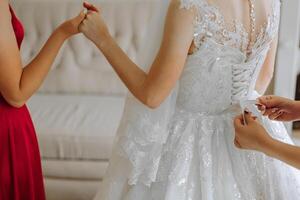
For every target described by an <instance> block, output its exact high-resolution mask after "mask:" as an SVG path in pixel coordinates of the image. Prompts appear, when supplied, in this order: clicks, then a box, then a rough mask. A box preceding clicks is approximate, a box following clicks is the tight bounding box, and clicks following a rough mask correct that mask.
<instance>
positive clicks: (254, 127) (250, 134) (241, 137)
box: [234, 113, 272, 152]
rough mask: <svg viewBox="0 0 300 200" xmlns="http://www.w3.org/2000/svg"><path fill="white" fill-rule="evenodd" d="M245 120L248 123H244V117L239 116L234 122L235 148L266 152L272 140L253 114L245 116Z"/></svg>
mask: <svg viewBox="0 0 300 200" xmlns="http://www.w3.org/2000/svg"><path fill="white" fill-rule="evenodd" d="M245 119H246V122H247V123H244V119H243V116H242V115H240V116H237V117H236V118H235V120H234V128H235V141H234V144H235V146H236V147H238V148H240V149H248V150H256V151H261V152H264V149H265V146H266V145H267V144H268V143H269V142H270V141H271V140H272V138H271V137H270V136H269V134H268V133H267V131H266V130H265V129H264V127H263V126H262V125H261V124H260V123H259V122H258V121H257V120H256V118H254V117H252V116H251V114H249V113H247V114H245Z"/></svg>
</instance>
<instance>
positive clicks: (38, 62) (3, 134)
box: [0, 0, 85, 200]
mask: <svg viewBox="0 0 300 200" xmlns="http://www.w3.org/2000/svg"><path fill="white" fill-rule="evenodd" d="M84 17H85V14H84V13H83V12H81V13H80V15H78V16H77V17H75V18H73V19H70V20H68V21H66V22H64V23H63V24H62V25H60V26H59V27H58V28H57V29H56V30H55V31H54V32H53V34H52V35H51V36H50V38H49V40H48V41H47V42H46V44H45V46H44V47H43V48H42V50H41V51H40V53H39V54H38V55H37V56H36V57H35V58H34V59H33V61H32V62H31V63H30V64H28V65H27V66H25V67H24V68H23V67H22V64H21V57H20V51H19V48H20V46H21V43H22V40H23V37H24V30H23V28H22V24H21V23H20V21H19V20H18V19H17V18H16V16H15V14H14V12H13V10H12V9H11V7H10V6H9V3H8V0H0V30H1V31H0V199H1V200H44V199H45V192H44V185H43V176H42V170H41V161H40V154H39V148H38V143H37V139H36V134H35V130H34V126H33V124H32V121H31V118H30V114H29V112H28V110H27V107H26V105H25V103H26V101H27V100H28V99H29V98H30V97H31V96H32V95H33V94H34V93H35V91H36V90H37V89H38V88H39V86H40V85H41V83H42V82H43V80H44V78H45V76H46V75H47V73H48V71H49V69H50V66H51V65H52V63H53V61H54V59H55V57H56V56H57V54H58V52H59V49H60V48H61V46H62V45H63V43H64V42H65V41H66V40H67V39H68V38H69V37H71V36H72V35H75V34H77V33H78V25H79V24H80V23H81V21H82V20H83V19H84Z"/></svg>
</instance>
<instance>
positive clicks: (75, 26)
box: [58, 2, 109, 44]
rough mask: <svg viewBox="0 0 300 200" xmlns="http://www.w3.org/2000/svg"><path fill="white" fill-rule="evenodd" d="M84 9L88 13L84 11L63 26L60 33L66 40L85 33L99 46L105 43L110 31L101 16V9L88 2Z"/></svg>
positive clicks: (84, 4)
mask: <svg viewBox="0 0 300 200" xmlns="http://www.w3.org/2000/svg"><path fill="white" fill-rule="evenodd" d="M83 7H84V8H85V9H86V10H87V12H84V9H83V10H82V11H81V12H80V14H79V15H78V16H76V17H74V18H72V19H70V20H67V21H65V22H64V23H63V24H61V25H60V26H59V28H58V31H59V32H61V33H62V34H63V36H64V38H66V39H67V38H69V37H71V36H73V35H76V34H78V33H83V34H84V35H85V36H86V37H87V38H88V39H90V40H91V41H92V42H94V43H97V44H98V43H99V41H105V39H106V38H105V37H107V36H109V31H108V28H107V26H106V24H105V22H104V20H103V18H102V16H101V12H100V9H98V8H97V7H96V6H94V5H92V4H90V3H88V2H84V3H83Z"/></svg>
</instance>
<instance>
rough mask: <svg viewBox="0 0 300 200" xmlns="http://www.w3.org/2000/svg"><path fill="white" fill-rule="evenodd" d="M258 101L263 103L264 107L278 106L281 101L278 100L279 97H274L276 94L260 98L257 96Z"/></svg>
mask: <svg viewBox="0 0 300 200" xmlns="http://www.w3.org/2000/svg"><path fill="white" fill-rule="evenodd" d="M258 102H259V103H260V104H262V105H264V106H265V107H266V108H274V107H278V106H279V105H280V103H282V102H281V101H280V98H278V97H276V96H272V95H269V96H262V97H260V98H258Z"/></svg>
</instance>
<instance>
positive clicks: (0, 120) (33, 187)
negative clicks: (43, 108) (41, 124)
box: [0, 96, 45, 200]
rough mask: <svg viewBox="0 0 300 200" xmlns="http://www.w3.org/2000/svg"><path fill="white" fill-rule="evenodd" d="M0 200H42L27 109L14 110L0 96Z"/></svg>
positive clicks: (38, 166) (41, 188)
mask: <svg viewBox="0 0 300 200" xmlns="http://www.w3.org/2000/svg"><path fill="white" fill-rule="evenodd" d="M0 199H1V200H44V199H45V193H44V184H43V176H42V169H41V160H40V153H39V147H38V143H37V138H36V134H35V130H34V126H33V124H32V120H31V117H30V114H29V112H28V110H27V107H26V106H23V107H22V108H19V109H17V108H13V107H11V106H10V105H8V104H7V103H6V102H5V100H4V99H3V98H2V97H1V96H0Z"/></svg>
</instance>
